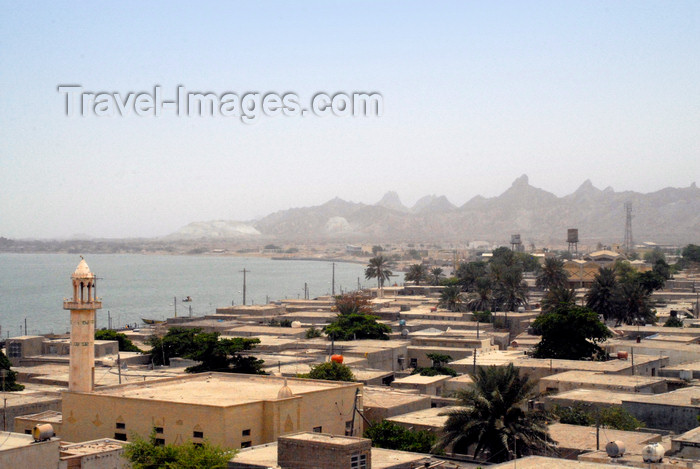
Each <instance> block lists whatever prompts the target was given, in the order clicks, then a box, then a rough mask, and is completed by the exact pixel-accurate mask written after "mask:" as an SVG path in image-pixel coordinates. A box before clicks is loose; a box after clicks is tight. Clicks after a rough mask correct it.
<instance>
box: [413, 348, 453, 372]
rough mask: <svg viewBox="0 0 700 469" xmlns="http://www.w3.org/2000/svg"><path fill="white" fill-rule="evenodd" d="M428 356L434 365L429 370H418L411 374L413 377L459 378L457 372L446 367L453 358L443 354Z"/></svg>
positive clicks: (427, 354)
mask: <svg viewBox="0 0 700 469" xmlns="http://www.w3.org/2000/svg"><path fill="white" fill-rule="evenodd" d="M426 356H427V357H428V358H429V359H430V361H431V362H432V365H431V366H430V367H428V368H416V369H415V370H413V372H412V373H411V374H412V375H415V374H420V375H421V376H438V375H446V376H457V372H456V371H455V370H453V369H452V368H450V367H448V366H445V365H446V364H447V363H448V362H449V361H451V360H452V357H451V356H449V355H444V354H442V353H426Z"/></svg>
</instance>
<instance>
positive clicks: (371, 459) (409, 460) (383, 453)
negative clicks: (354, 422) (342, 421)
mask: <svg viewBox="0 0 700 469" xmlns="http://www.w3.org/2000/svg"><path fill="white" fill-rule="evenodd" d="M425 462H430V458H429V457H428V456H427V455H425V454H419V453H407V452H403V451H394V450H388V449H381V448H372V442H371V441H370V440H368V439H366V438H356V437H339V436H336V435H328V434H320V433H297V434H293V435H288V436H283V437H281V438H280V439H279V441H278V442H276V443H270V444H267V445H261V446H256V447H253V448H248V449H244V450H242V451H241V452H240V453H239V454H238V455H236V457H235V458H233V459H232V460H231V461H229V464H228V467H229V469H269V468H282V469H311V468H314V469H316V468H318V469H321V468H323V469H414V468H418V467H437V466H432V465H430V464H428V465H427V466H426V465H425ZM439 466H440V467H441V468H445V469H450V468H453V467H455V466H452V465H445V464H444V463H443V464H440V465H439Z"/></svg>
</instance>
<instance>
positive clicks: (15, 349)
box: [7, 342, 22, 358]
mask: <svg viewBox="0 0 700 469" xmlns="http://www.w3.org/2000/svg"><path fill="white" fill-rule="evenodd" d="M7 354H8V355H9V356H10V358H22V343H21V342H10V348H9V350H8V351H7Z"/></svg>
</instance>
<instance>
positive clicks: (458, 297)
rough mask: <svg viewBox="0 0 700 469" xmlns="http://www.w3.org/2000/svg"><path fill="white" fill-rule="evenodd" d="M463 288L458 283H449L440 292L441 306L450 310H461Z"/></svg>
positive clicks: (439, 303)
mask: <svg viewBox="0 0 700 469" xmlns="http://www.w3.org/2000/svg"><path fill="white" fill-rule="evenodd" d="M462 302H463V300H462V290H461V289H460V288H459V286H457V285H449V286H447V287H445V289H444V290H442V293H441V294H440V301H439V302H438V305H439V306H442V307H443V308H447V309H448V310H450V311H459V310H460V308H461V307H462Z"/></svg>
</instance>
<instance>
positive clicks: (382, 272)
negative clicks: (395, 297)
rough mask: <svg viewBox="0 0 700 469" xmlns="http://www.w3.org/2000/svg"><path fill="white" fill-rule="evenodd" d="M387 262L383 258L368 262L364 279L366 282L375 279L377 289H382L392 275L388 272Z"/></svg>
mask: <svg viewBox="0 0 700 469" xmlns="http://www.w3.org/2000/svg"><path fill="white" fill-rule="evenodd" d="M388 264H389V261H388V260H387V259H386V258H385V257H384V256H376V257H373V258H371V259H370V260H369V264H367V268H366V269H365V278H366V279H367V280H369V279H371V278H376V279H377V288H382V287H384V282H385V281H386V280H389V279H390V278H391V276H392V275H393V272H392V271H391V270H389V266H388Z"/></svg>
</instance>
